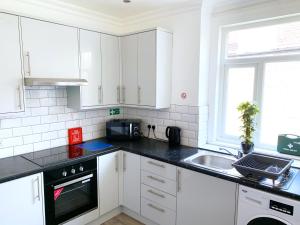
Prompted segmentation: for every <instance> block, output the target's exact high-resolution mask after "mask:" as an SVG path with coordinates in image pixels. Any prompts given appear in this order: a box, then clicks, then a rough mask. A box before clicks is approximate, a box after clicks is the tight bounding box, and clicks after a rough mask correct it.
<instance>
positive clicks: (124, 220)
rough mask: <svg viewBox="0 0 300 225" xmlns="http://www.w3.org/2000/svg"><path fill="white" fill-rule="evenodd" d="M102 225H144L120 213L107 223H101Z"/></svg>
mask: <svg viewBox="0 0 300 225" xmlns="http://www.w3.org/2000/svg"><path fill="white" fill-rule="evenodd" d="M102 225H144V224H143V223H140V222H139V221H137V220H135V219H133V218H131V217H129V216H127V215H125V214H124V213H121V214H120V215H117V216H115V217H114V218H112V219H110V220H109V221H107V222H105V223H103V224H102Z"/></svg>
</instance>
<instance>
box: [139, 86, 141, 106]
mask: <svg viewBox="0 0 300 225" xmlns="http://www.w3.org/2000/svg"><path fill="white" fill-rule="evenodd" d="M138 104H141V87H140V86H138Z"/></svg>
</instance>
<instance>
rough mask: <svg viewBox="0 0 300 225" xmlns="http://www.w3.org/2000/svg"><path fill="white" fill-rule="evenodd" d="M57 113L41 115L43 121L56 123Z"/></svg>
mask: <svg viewBox="0 0 300 225" xmlns="http://www.w3.org/2000/svg"><path fill="white" fill-rule="evenodd" d="M57 121H58V119H57V115H49V116H41V123H42V124H44V123H55V122H57Z"/></svg>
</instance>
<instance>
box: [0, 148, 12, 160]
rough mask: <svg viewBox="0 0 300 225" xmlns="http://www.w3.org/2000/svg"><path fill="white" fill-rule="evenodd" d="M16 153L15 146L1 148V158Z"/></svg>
mask: <svg viewBox="0 0 300 225" xmlns="http://www.w3.org/2000/svg"><path fill="white" fill-rule="evenodd" d="M13 155H14V148H13V147H10V148H1V149H0V159H2V158H6V157H10V156H13Z"/></svg>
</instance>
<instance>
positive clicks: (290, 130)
mask: <svg viewBox="0 0 300 225" xmlns="http://www.w3.org/2000/svg"><path fill="white" fill-rule="evenodd" d="M222 37H223V39H222V41H221V45H222V46H221V58H220V63H221V67H220V68H221V70H220V79H219V81H220V85H219V88H218V93H219V104H218V108H217V113H216V121H217V122H216V123H215V126H214V127H215V128H216V130H215V132H214V134H215V135H214V137H215V138H214V141H216V142H222V143H233V144H238V143H240V140H239V136H240V125H241V124H240V120H239V113H238V111H237V106H238V105H239V104H240V103H241V102H243V101H252V102H255V103H256V104H258V106H259V108H260V111H261V112H260V113H259V115H258V116H257V126H256V129H257V131H256V133H255V137H254V139H255V140H254V142H255V145H256V146H257V147H260V148H267V149H276V146H277V138H278V135H279V134H297V135H300V104H299V99H300V21H296V22H295V21H293V22H286V23H282V21H280V23H279V22H276V21H275V20H274V21H273V22H272V24H270V25H265V24H259V23H255V24H252V25H250V26H249V24H248V25H247V26H246V25H245V26H244V27H242V26H236V27H230V28H223V29H222Z"/></svg>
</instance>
